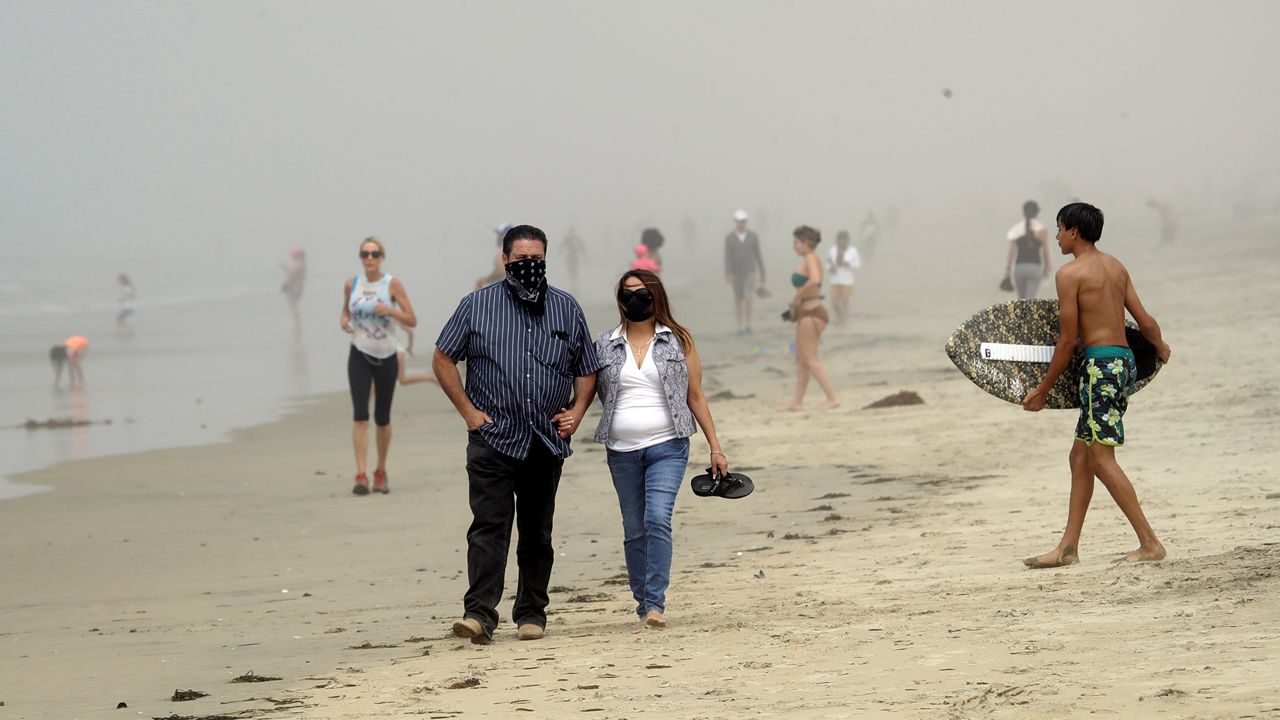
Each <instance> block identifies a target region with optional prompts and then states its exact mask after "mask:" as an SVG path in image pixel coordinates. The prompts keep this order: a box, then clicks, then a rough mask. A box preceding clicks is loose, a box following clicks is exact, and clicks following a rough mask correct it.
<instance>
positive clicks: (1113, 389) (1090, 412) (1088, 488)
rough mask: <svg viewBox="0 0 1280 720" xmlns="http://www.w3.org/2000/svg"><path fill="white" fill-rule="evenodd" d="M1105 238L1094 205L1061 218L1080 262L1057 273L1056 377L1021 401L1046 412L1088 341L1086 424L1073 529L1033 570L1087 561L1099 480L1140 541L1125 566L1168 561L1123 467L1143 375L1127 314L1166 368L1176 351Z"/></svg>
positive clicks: (1075, 469)
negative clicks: (1130, 412) (1084, 546)
mask: <svg viewBox="0 0 1280 720" xmlns="http://www.w3.org/2000/svg"><path fill="white" fill-rule="evenodd" d="M1100 237H1102V211H1101V210H1099V209H1098V208H1096V207H1094V206H1092V205H1089V204H1088V203H1080V202H1077V203H1071V204H1070V205H1067V206H1065V207H1063V208H1062V209H1061V210H1059V211H1058V235H1057V241H1058V247H1059V249H1061V251H1062V254H1063V255H1073V256H1075V259H1074V260H1072V261H1071V262H1068V263H1067V264H1066V265H1063V266H1062V267H1061V268H1060V269H1059V270H1058V273H1057V286H1058V307H1059V312H1060V316H1059V325H1058V327H1059V328H1060V330H1059V333H1060V334H1059V337H1058V344H1057V345H1056V346H1055V347H1054V349H1053V360H1052V361H1051V362H1050V363H1049V372H1048V374H1047V375H1046V376H1045V378H1044V381H1043V382H1041V383H1040V385H1039V386H1038V387H1036V388H1035V389H1034V390H1032V391H1031V392H1029V393H1027V396H1026V397H1025V398H1023V400H1022V407H1023V408H1024V409H1026V410H1029V411H1031V412H1037V411H1039V410H1041V409H1043V408H1044V403H1045V395H1046V394H1047V393H1048V392H1049V389H1050V388H1052V387H1053V384H1054V382H1056V381H1057V379H1058V376H1059V375H1061V374H1062V372H1063V370H1065V369H1066V368H1067V363H1069V362H1070V361H1071V357H1072V355H1073V354H1074V353H1075V350H1076V343H1077V341H1081V340H1082V341H1083V343H1084V347H1085V352H1084V360H1083V361H1082V366H1081V368H1080V420H1079V422H1077V424H1076V433H1075V440H1074V442H1073V443H1072V445H1071V456H1070V461H1071V500H1070V505H1069V507H1068V509H1067V529H1066V530H1065V531H1064V532H1063V533H1062V539H1061V540H1059V541H1058V546H1057V547H1055V548H1054V549H1053V550H1050V551H1049V552H1047V553H1045V554H1043V555H1039V556H1037V557H1030V558H1027V559H1026V560H1024V561H1023V562H1024V563H1026V565H1027V567H1031V568H1051V567H1061V566H1063V565H1073V564H1075V563H1077V562H1079V561H1080V557H1079V555H1078V549H1079V547H1080V530H1081V528H1083V527H1084V515H1085V512H1086V511H1087V510H1088V509H1089V500H1090V499H1091V498H1092V497H1093V479H1094V478H1095V477H1096V478H1097V479H1099V480H1101V481H1102V484H1103V486H1104V487H1106V488H1107V491H1108V492H1110V493H1111V498H1112V499H1113V500H1115V501H1116V505H1119V506H1120V510H1121V512H1123V513H1124V516H1125V517H1126V518H1127V519H1128V520H1129V524H1130V525H1132V526H1133V530H1134V532H1136V533H1137V534H1138V542H1139V547H1138V549H1137V550H1134V551H1133V552H1131V553H1129V554H1128V555H1125V556H1124V557H1123V558H1120V561H1125V562H1149V561H1154V560H1162V559H1164V556H1165V549H1164V546H1163V545H1161V544H1160V541H1159V540H1158V539H1157V538H1156V533H1155V530H1152V529H1151V524H1150V523H1148V522H1147V517H1146V515H1144V514H1143V512H1142V507H1141V506H1140V505H1139V504H1138V495H1137V493H1136V492H1134V490H1133V484H1132V483H1130V482H1129V478H1128V476H1126V475H1125V474H1124V470H1122V469H1121V468H1120V465H1119V464H1118V463H1116V455H1115V452H1116V448H1117V447H1119V446H1121V445H1123V444H1124V412H1125V409H1126V407H1127V406H1128V399H1129V392H1130V390H1131V388H1132V387H1133V383H1134V380H1135V379H1136V375H1137V368H1136V366H1135V363H1134V359H1133V352H1132V351H1131V350H1130V349H1129V344H1128V341H1127V340H1126V339H1125V334H1124V319H1125V315H1124V314H1125V310H1128V311H1129V314H1130V315H1132V316H1133V319H1134V321H1135V322H1137V323H1138V329H1139V330H1140V331H1141V332H1142V335H1143V337H1145V338H1146V339H1147V340H1149V341H1151V344H1152V345H1154V346H1155V348H1156V356H1157V357H1158V358H1159V359H1160V361H1161V362H1164V363H1167V362H1169V346H1168V345H1166V344H1165V342H1164V340H1163V339H1162V338H1161V336H1160V325H1159V324H1157V323H1156V319H1155V318H1154V317H1151V315H1150V314H1148V313H1147V311H1146V309H1145V308H1143V307H1142V301H1141V300H1139V299H1138V291H1137V290H1135V289H1134V287H1133V282H1132V281H1131V280H1130V279H1129V271H1128V270H1126V269H1125V267H1124V265H1122V264H1121V263H1120V261H1119V260H1117V259H1115V258H1114V257H1111V256H1110V255H1107V254H1106V253H1103V252H1101V251H1099V250H1098V248H1097V246H1096V243H1097V242H1098V238H1100Z"/></svg>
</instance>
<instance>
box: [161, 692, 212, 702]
mask: <svg viewBox="0 0 1280 720" xmlns="http://www.w3.org/2000/svg"><path fill="white" fill-rule="evenodd" d="M202 697H209V693H207V692H200V691H199V690H174V691H173V697H171V698H169V700H170V701H171V702H186V701H188V700H198V699H199V698H202Z"/></svg>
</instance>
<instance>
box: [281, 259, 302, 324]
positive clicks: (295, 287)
mask: <svg viewBox="0 0 1280 720" xmlns="http://www.w3.org/2000/svg"><path fill="white" fill-rule="evenodd" d="M280 267H281V268H282V269H283V270H284V283H283V284H281V285H280V291H281V292H283V293H284V296H285V298H286V299H288V301H289V313H290V314H291V315H292V316H293V334H294V336H295V337H296V336H297V335H298V334H299V333H301V332H302V316H301V315H300V314H299V312H298V302H299V301H300V300H302V287H303V285H305V284H306V282H307V253H306V251H305V250H303V249H302V248H300V247H296V248H294V249H292V250H290V251H289V262H288V263H281V264H280Z"/></svg>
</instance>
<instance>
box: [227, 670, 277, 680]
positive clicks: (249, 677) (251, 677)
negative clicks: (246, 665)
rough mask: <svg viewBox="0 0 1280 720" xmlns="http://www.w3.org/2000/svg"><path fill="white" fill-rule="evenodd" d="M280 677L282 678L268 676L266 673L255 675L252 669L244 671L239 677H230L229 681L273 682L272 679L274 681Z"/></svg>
mask: <svg viewBox="0 0 1280 720" xmlns="http://www.w3.org/2000/svg"><path fill="white" fill-rule="evenodd" d="M280 679H282V678H278V677H270V676H267V675H255V674H254V672H253V671H252V670H250V671H249V672H247V673H245V674H243V675H241V676H239V677H233V678H231V682H233V683H251V682H274V681H276V680H280Z"/></svg>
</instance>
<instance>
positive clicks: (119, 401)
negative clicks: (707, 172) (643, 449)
mask: <svg viewBox="0 0 1280 720" xmlns="http://www.w3.org/2000/svg"><path fill="white" fill-rule="evenodd" d="M350 245H351V244H350V243H347V244H346V245H343V246H342V247H340V248H333V249H332V252H325V253H323V254H320V253H316V255H319V258H318V261H317V260H316V258H314V257H313V258H312V261H311V263H310V264H309V267H308V277H307V285H306V289H305V291H304V295H303V299H302V302H301V307H300V310H301V317H302V324H301V328H302V331H301V333H300V334H296V335H295V332H294V328H293V319H292V316H291V315H290V313H289V310H288V305H287V303H286V300H285V297H284V295H283V294H282V293H281V292H280V284H281V282H282V280H283V271H282V269H281V268H280V263H281V262H283V261H284V260H285V259H286V257H287V254H288V253H287V251H288V248H287V247H281V248H278V249H276V250H268V251H265V252H264V254H263V255H262V256H255V257H252V258H251V259H250V260H247V261H246V260H245V259H244V256H243V255H242V254H239V253H224V252H223V251H222V250H221V248H220V247H219V246H218V245H217V244H211V245H210V246H209V247H207V248H204V249H202V250H200V251H198V252H199V253H200V254H196V255H186V256H179V255H177V254H176V253H174V252H171V251H168V250H167V249H166V248H164V247H163V246H162V247H159V248H156V250H155V253H154V254H147V253H145V252H143V253H138V252H135V253H134V254H132V255H130V256H128V257H127V258H125V260H124V261H122V260H121V258H120V257H119V256H118V254H117V255H113V254H111V253H110V252H108V251H107V250H105V249H103V248H101V247H95V246H92V245H89V246H86V247H84V248H79V249H74V250H73V249H70V248H66V247H63V248H60V249H59V248H45V249H41V248H40V247H38V246H35V245H30V244H25V243H19V244H18V247H17V248H16V249H15V251H14V253H13V256H12V258H11V260H10V261H9V262H7V263H5V264H3V265H2V266H0V338H3V342H0V398H2V400H0V499H5V498H12V497H17V496H20V495H23V494H27V493H30V492H38V491H40V490H42V489H43V488H39V487H35V486H32V485H28V484H23V483H17V482H15V481H14V480H13V476H15V475H17V474H20V473H23V472H27V471H30V470H35V469H39V468H43V467H48V466H51V465H54V464H58V463H61V462H65V461H70V460H83V459H88V458H94V457H101V456H104V455H113V454H119V453H132V452H140V451H145V450H152V449H156V448H164V447H181V446H188V445H196V444H204V443H212V442H220V441H223V440H225V439H227V437H228V433H229V431H231V430H233V429H236V428H242V427H249V426H253V425H258V424H261V423H264V422H269V421H271V420H274V419H277V418H279V417H280V416H281V415H282V414H284V413H286V412H288V411H290V410H291V409H292V408H294V407H297V405H298V403H299V402H300V401H302V400H304V399H305V398H307V397H309V396H313V395H316V394H319V393H326V392H334V391H342V390H346V388H347V379H346V360H347V353H348V346H349V343H350V340H349V336H347V335H346V334H345V333H343V332H342V331H341V330H340V329H339V327H338V313H339V311H340V306H341V300H342V294H341V292H342V283H343V282H344V281H345V280H346V278H347V277H350V276H351V275H353V274H354V273H356V272H359V265H358V261H356V260H355V258H354V248H353V247H349V246H350ZM406 250H407V251H408V252H405V253H403V254H401V255H399V256H397V259H398V264H396V263H392V262H390V260H389V261H388V263H387V267H386V268H385V269H386V270H387V271H388V272H391V273H392V274H394V275H397V276H399V277H400V278H401V279H402V280H404V281H405V283H406V288H407V289H408V290H409V294H410V298H411V300H412V301H413V303H414V309H415V311H416V312H417V315H418V330H417V335H416V338H415V350H416V351H417V353H418V355H417V357H415V358H410V359H409V367H410V369H413V370H423V371H425V370H427V369H429V366H430V355H431V348H432V346H433V343H434V341H435V338H436V335H437V334H438V332H439V328H440V327H441V326H442V325H443V323H444V321H445V320H446V319H447V318H448V315H449V314H450V313H451V312H452V311H453V309H454V308H455V307H456V306H457V302H458V300H459V298H461V296H462V295H463V294H465V293H466V292H467V291H469V290H470V289H471V287H472V283H473V282H474V278H475V277H476V276H478V275H480V274H481V273H483V272H487V271H488V269H489V267H490V265H489V263H491V261H492V246H491V245H488V244H487V243H477V244H476V245H475V247H474V248H469V250H471V251H470V252H468V253H467V254H466V255H467V257H464V258H462V259H454V260H449V261H446V260H444V259H441V258H434V260H435V261H434V262H433V258H431V256H430V252H429V251H428V250H427V249H426V248H425V247H419V248H413V247H409V246H406ZM625 250H627V251H626V252H623V250H622V249H620V250H618V252H616V253H613V255H612V256H610V257H601V256H600V255H602V254H597V256H596V258H594V260H593V262H588V263H586V264H584V267H583V269H582V273H581V278H582V279H581V284H580V286H579V287H577V288H576V292H577V294H578V297H579V299H580V300H581V301H582V303H583V305H584V307H586V308H587V309H588V315H589V317H590V318H592V319H593V323H595V318H602V320H600V322H603V323H604V324H609V323H612V322H614V319H613V318H614V317H616V315H615V311H614V310H613V309H612V307H611V305H612V300H611V296H612V288H613V283H614V282H615V281H616V278H617V276H618V274H619V273H620V272H621V271H622V270H624V269H625V267H626V265H625V263H626V262H628V261H629V260H630V258H631V255H630V252H629V248H628V249H625ZM716 250H718V248H715V247H709V248H708V249H707V254H708V255H709V256H710V257H715V252H714V251H716ZM185 252H190V251H189V250H187V251H185ZM683 254H686V255H687V254H689V253H687V252H686V253H683ZM404 255H408V256H409V257H404ZM670 255H671V256H672V257H673V258H674V259H676V260H677V263H676V265H677V266H682V269H680V270H675V271H673V272H672V273H671V278H670V280H669V282H671V283H672V284H673V285H675V284H688V283H690V282H692V280H691V278H692V277H694V275H695V273H696V272H697V271H698V268H699V267H701V266H702V265H705V266H706V267H708V268H711V270H714V271H715V272H714V273H711V274H712V275H715V274H716V273H718V266H717V265H716V264H715V263H695V262H693V261H692V257H688V258H684V257H682V253H681V252H679V251H677V252H673V253H670ZM122 262H123V263H124V264H127V267H120V265H121V264H122ZM121 270H128V272H129V275H130V277H131V279H132V281H133V284H134V286H135V288H136V290H137V311H136V312H135V314H134V315H133V317H132V318H131V323H132V325H133V328H134V330H133V332H132V334H128V335H123V334H119V333H117V331H116V320H115V318H116V313H117V310H118V296H119V288H118V286H117V284H116V274H117V273H118V272H120V271H121ZM549 276H550V279H551V281H552V282H553V283H554V284H556V285H558V286H560V287H562V288H566V289H570V290H574V289H575V288H574V287H573V284H572V283H571V282H569V281H568V278H567V277H565V269H564V268H563V267H562V266H559V265H557V264H556V263H555V258H554V257H553V258H552V261H551V268H550V272H549ZM594 326H595V325H594V324H593V327H594ZM71 335H84V336H85V337H87V338H89V340H90V347H89V352H88V354H87V356H86V357H85V360H84V372H85V380H86V382H85V389H84V390H82V391H80V390H77V391H70V390H68V389H67V378H66V373H65V371H64V374H63V378H62V388H61V389H54V388H53V371H52V368H51V366H50V364H49V360H48V357H49V348H50V347H51V346H53V345H55V344H58V343H61V342H62V341H63V340H64V339H65V338H67V337H69V336H71ZM50 418H55V419H63V418H71V419H74V420H87V421H90V422H91V423H92V424H90V425H83V426H79V427H73V428H61V429H34V430H28V429H25V428H24V427H22V425H23V424H24V423H25V422H26V421H27V420H29V419H31V420H37V421H43V420H46V419H50ZM86 467H87V472H92V465H91V464H90V465H87V466H86Z"/></svg>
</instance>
